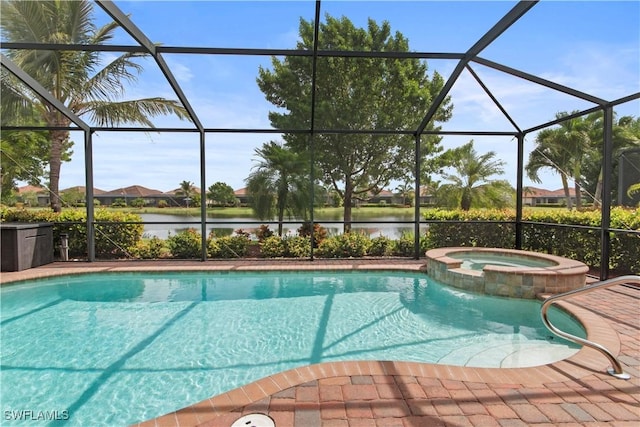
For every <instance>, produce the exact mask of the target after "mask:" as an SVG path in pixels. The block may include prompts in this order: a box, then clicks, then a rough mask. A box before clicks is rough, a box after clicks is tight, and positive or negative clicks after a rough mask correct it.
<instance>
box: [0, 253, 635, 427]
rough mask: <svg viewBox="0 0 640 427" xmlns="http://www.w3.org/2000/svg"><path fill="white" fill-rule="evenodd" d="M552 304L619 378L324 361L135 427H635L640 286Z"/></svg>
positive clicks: (572, 364)
mask: <svg viewBox="0 0 640 427" xmlns="http://www.w3.org/2000/svg"><path fill="white" fill-rule="evenodd" d="M422 264H423V261H419V260H384V261H380V260H368V261H367V260H361V261H353V260H341V261H335V262H333V261H332V262H325V261H314V262H309V261H298V262H282V261H280V262H277V261H273V262H268V261H262V260H260V261H255V260H254V261H236V262H231V261H229V262H225V261H221V262H206V263H199V262H126V263H125V262H113V263H112V262H109V263H106V262H98V263H91V264H89V263H55V264H51V265H48V266H43V267H39V268H35V269H31V270H26V271H23V272H17V273H2V276H1V278H0V279H1V280H0V281H1V282H2V283H8V282H12V281H15V280H21V279H29V278H36V277H44V276H49V275H55V274H74V273H81V272H89V271H144V270H147V271H162V270H167V271H169V270H209V271H210V270H247V269H252V270H255V269H296V270H300V269H408V270H421V269H423V265H422ZM561 305H562V306H563V307H564V308H565V309H567V310H569V311H570V312H571V313H572V314H573V315H575V316H576V317H577V318H578V319H579V320H580V321H581V322H582V323H583V324H584V325H585V327H586V329H587V335H588V338H589V339H591V340H593V341H596V342H598V343H600V344H602V345H604V346H605V347H607V348H609V349H610V350H611V351H613V353H614V354H617V355H618V358H619V360H620V362H621V363H622V365H623V368H624V370H625V372H627V373H629V374H630V375H631V377H632V378H631V379H630V380H628V381H624V380H619V379H616V378H614V377H612V376H609V375H608V374H606V372H605V371H606V369H607V367H608V365H609V363H608V360H607V359H606V358H605V357H604V356H603V355H601V354H600V353H598V352H596V351H594V350H592V349H588V348H583V349H581V350H580V351H579V352H578V353H577V354H575V355H574V356H572V357H571V358H569V359H567V360H564V361H560V362H557V363H553V364H550V365H545V366H539V367H531V368H510V369H496V368H467V367H457V366H448V365H432V364H425V363H406V362H388V361H387V362H385V361H365V362H332V363H323V364H318V365H312V366H305V367H301V368H296V369H293V370H290V371H286V372H281V373H279V374H276V375H272V376H270V377H267V378H263V379H261V380H259V381H256V382H254V383H251V384H248V385H246V386H244V387H240V388H238V389H235V390H232V391H230V392H228V393H224V394H222V395H218V396H212V397H211V398H210V399H207V400H204V401H202V402H198V403H195V404H194V405H192V406H190V407H188V408H184V409H182V410H179V411H177V412H175V413H170V414H167V415H164V416H162V417H159V418H156V419H153V420H148V421H143V422H140V423H139V424H137V426H140V427H152V426H157V427H160V426H181V427H184V426H202V427H218V426H220V427H228V426H231V424H233V422H234V421H235V420H237V419H238V418H240V417H241V416H243V415H246V414H249V413H263V414H267V415H268V416H270V417H271V418H272V419H273V420H274V421H275V425H276V426H277V427H315V426H319V427H357V426H372V427H383V426H386V427H390V426H394V427H395V426H397V427H428V426H455V427H463V426H483V427H484V426H486V427H491V426H496V427H519V426H523V427H524V426H540V427H542V426H566V427H569V426H585V427H587V426H593V427H595V426H614V427H623V426H628V427H637V426H640V289H639V288H637V287H627V286H615V287H611V288H608V289H602V290H598V291H595V292H591V293H589V294H585V295H581V296H577V297H574V298H572V299H571V300H570V302H563V303H561Z"/></svg>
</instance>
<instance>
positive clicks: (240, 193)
mask: <svg viewBox="0 0 640 427" xmlns="http://www.w3.org/2000/svg"><path fill="white" fill-rule="evenodd" d="M233 194H234V195H235V196H236V199H238V200H239V201H240V205H241V206H246V205H248V204H249V203H250V202H251V196H249V194H248V193H247V188H246V187H244V188H239V189H237V190H235V191H234V192H233Z"/></svg>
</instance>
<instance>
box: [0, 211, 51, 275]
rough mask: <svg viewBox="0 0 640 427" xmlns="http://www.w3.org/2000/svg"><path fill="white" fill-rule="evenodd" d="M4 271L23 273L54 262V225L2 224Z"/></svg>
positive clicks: (0, 246) (0, 240) (0, 248)
mask: <svg viewBox="0 0 640 427" xmlns="http://www.w3.org/2000/svg"><path fill="white" fill-rule="evenodd" d="M0 260H1V261H2V263H1V264H2V268H1V270H2V271H21V270H25V269H27V268H32V267H37V266H39V265H44V264H49V263H51V262H53V224H51V223H16V222H4V223H0Z"/></svg>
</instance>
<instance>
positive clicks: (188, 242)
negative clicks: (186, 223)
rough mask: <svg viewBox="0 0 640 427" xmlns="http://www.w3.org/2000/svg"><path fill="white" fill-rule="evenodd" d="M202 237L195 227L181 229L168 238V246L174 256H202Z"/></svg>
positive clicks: (185, 257)
mask: <svg viewBox="0 0 640 427" xmlns="http://www.w3.org/2000/svg"><path fill="white" fill-rule="evenodd" d="M201 241H202V237H201V235H200V233H198V232H197V231H196V229H195V228H188V229H186V230H183V231H179V232H178V233H176V234H174V235H173V236H169V238H168V239H167V246H168V247H169V250H170V251H171V255H172V256H173V257H174V258H182V259H188V258H200V245H201Z"/></svg>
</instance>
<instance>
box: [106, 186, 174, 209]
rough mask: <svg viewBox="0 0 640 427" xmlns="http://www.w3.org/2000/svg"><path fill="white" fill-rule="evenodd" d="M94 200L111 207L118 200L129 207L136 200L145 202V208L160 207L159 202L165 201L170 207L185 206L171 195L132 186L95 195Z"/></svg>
mask: <svg viewBox="0 0 640 427" xmlns="http://www.w3.org/2000/svg"><path fill="white" fill-rule="evenodd" d="M94 199H96V200H98V201H99V202H100V204H101V205H104V206H110V205H112V204H113V203H114V202H115V201H116V200H118V199H120V200H122V201H124V202H125V204H126V205H127V206H128V205H130V204H131V202H132V201H134V200H136V199H142V200H144V202H145V206H158V202H159V201H160V200H164V201H165V202H166V203H167V204H168V205H169V206H182V205H183V204H181V203H180V201H179V200H177V199H175V198H174V196H173V195H171V194H167V193H163V192H162V191H160V190H154V189H151V188H146V187H143V186H141V185H131V186H129V187H122V188H116V189H115V190H111V191H105V192H102V193H101V194H94Z"/></svg>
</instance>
